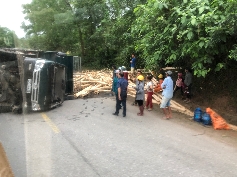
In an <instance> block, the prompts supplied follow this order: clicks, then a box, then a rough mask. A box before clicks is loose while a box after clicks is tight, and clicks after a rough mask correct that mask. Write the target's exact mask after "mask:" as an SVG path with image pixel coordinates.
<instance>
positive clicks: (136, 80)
mask: <svg viewBox="0 0 237 177" xmlns="http://www.w3.org/2000/svg"><path fill="white" fill-rule="evenodd" d="M138 76H142V77H143V75H142V71H140V70H138V71H137V78H138ZM137 78H136V79H135V80H134V81H133V82H135V84H136V85H137V84H138V82H139V81H138V79H137ZM143 78H144V77H143ZM143 80H144V79H143ZM132 105H133V106H137V100H136V95H135V100H134V102H133V103H132Z"/></svg>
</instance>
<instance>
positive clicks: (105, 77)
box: [73, 69, 112, 98]
mask: <svg viewBox="0 0 237 177" xmlns="http://www.w3.org/2000/svg"><path fill="white" fill-rule="evenodd" d="M73 82H74V96H75V97H77V98H78V97H84V96H87V95H88V94H90V93H94V94H99V93H100V92H110V91H111V88H112V71H111V70H108V69H104V70H101V71H83V72H81V73H79V72H78V73H74V76H73Z"/></svg>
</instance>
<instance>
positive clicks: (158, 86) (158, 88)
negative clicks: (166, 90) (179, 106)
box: [154, 74, 164, 92]
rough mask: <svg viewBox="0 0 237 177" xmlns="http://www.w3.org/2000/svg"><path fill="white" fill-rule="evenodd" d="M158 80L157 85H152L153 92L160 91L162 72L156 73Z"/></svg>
mask: <svg viewBox="0 0 237 177" xmlns="http://www.w3.org/2000/svg"><path fill="white" fill-rule="evenodd" d="M158 78H159V81H158V83H157V85H156V86H155V87H154V92H162V88H161V84H162V83H163V81H164V79H163V74H159V75H158Z"/></svg>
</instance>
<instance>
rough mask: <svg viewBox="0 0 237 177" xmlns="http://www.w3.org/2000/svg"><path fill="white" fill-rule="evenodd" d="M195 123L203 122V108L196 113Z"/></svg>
mask: <svg viewBox="0 0 237 177" xmlns="http://www.w3.org/2000/svg"><path fill="white" fill-rule="evenodd" d="M193 119H194V121H197V122H201V121H202V110H201V108H196V109H195V111H194V117H193Z"/></svg>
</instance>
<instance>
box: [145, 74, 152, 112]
mask: <svg viewBox="0 0 237 177" xmlns="http://www.w3.org/2000/svg"><path fill="white" fill-rule="evenodd" d="M152 77H153V76H152V75H149V76H147V77H146V79H147V88H146V92H147V99H146V109H147V110H148V111H151V110H152V108H153V105H152V95H153V83H152V81H151V79H152Z"/></svg>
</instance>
